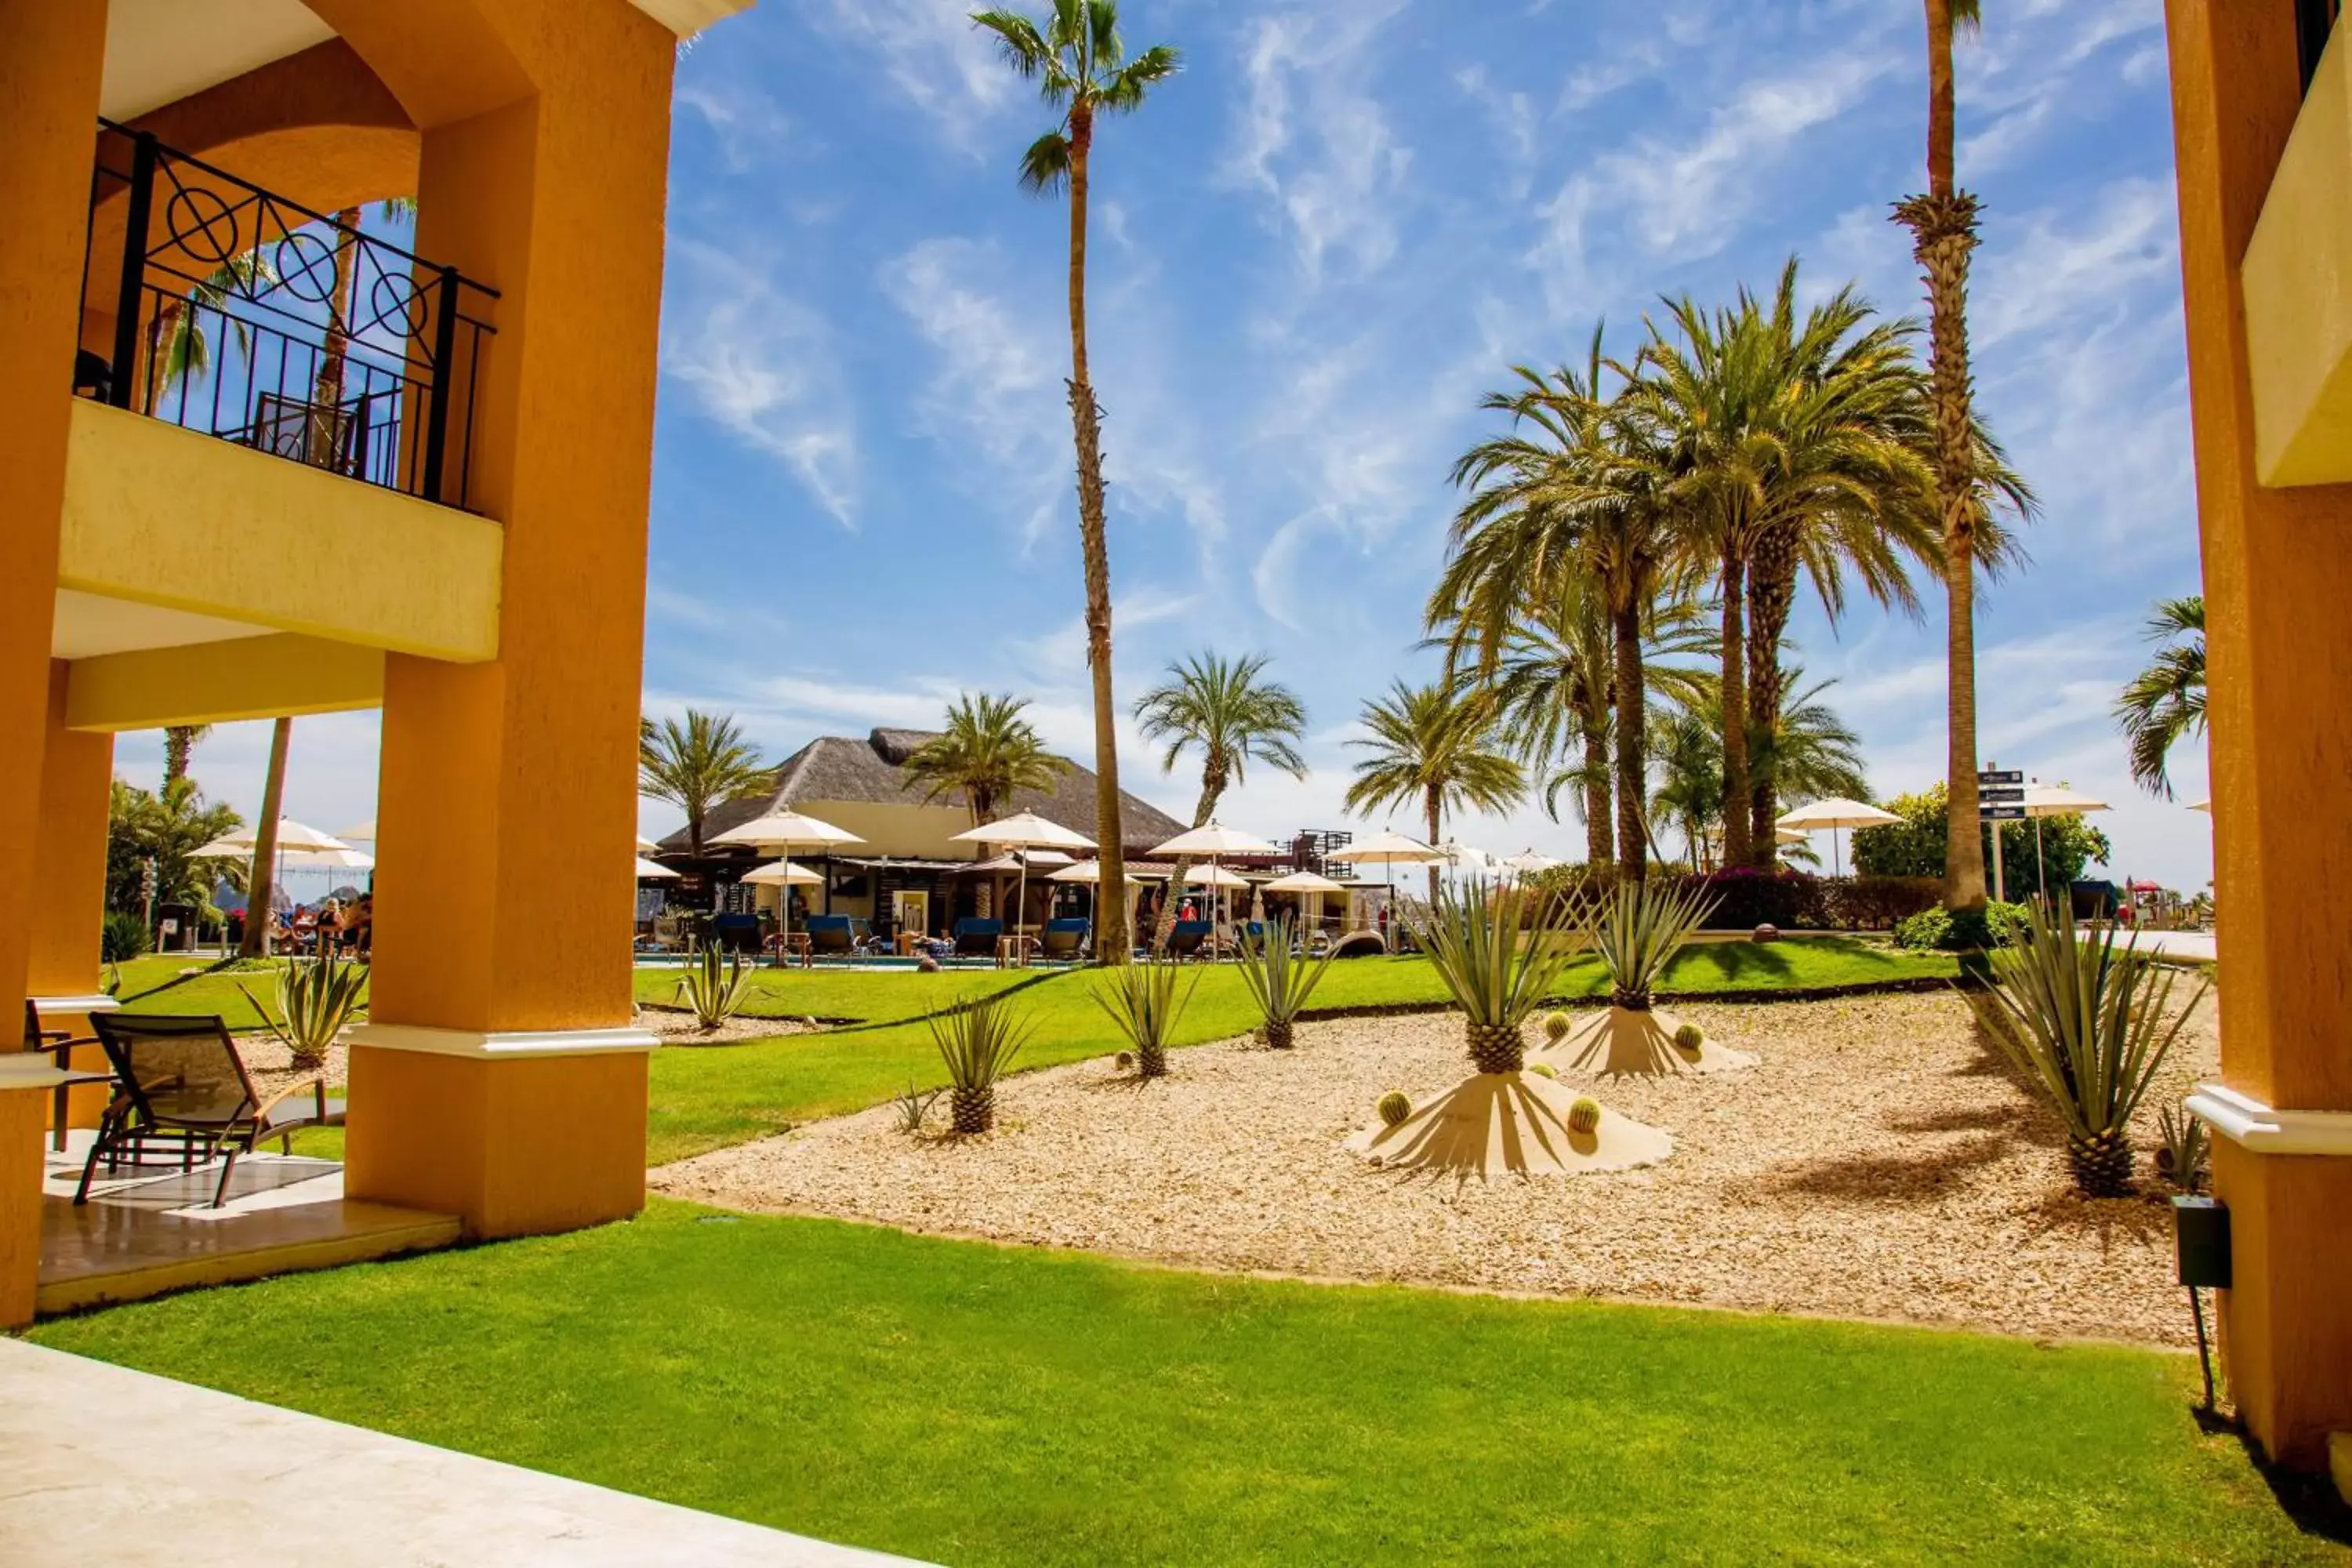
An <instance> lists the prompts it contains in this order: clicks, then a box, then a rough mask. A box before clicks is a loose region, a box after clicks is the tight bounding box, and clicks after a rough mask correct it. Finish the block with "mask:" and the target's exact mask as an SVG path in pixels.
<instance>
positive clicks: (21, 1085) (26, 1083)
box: [0, 1051, 71, 1093]
mask: <svg viewBox="0 0 2352 1568" xmlns="http://www.w3.org/2000/svg"><path fill="white" fill-rule="evenodd" d="M70 1077H71V1075H70V1074H68V1073H65V1072H61V1071H59V1070H58V1067H57V1066H56V1064H55V1063H53V1062H51V1061H50V1060H49V1058H47V1057H46V1056H43V1055H42V1054H40V1053H39V1052H37V1051H0V1093H5V1092H6V1091H7V1090H9V1089H55V1088H57V1086H58V1085H59V1084H61V1083H64V1082H66V1081H68V1079H69V1078H70Z"/></svg>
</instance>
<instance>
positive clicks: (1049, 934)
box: [1039, 920, 1095, 961]
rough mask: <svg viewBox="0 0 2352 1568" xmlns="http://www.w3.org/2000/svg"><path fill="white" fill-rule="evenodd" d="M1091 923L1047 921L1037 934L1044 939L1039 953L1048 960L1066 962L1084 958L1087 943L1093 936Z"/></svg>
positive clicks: (1092, 924)
mask: <svg viewBox="0 0 2352 1568" xmlns="http://www.w3.org/2000/svg"><path fill="white" fill-rule="evenodd" d="M1094 930H1095V927H1094V922H1093V921H1081V920H1068V921H1046V922H1045V930H1044V931H1042V932H1040V933H1039V934H1040V935H1041V936H1042V937H1043V938H1044V942H1043V944H1042V946H1041V949H1040V952H1041V954H1042V956H1044V957H1045V958H1049V959H1059V960H1064V961H1067V960H1070V959H1079V958H1084V957H1086V955H1087V941H1088V940H1089V939H1090V938H1092V937H1093V935H1094Z"/></svg>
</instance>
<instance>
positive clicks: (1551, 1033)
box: [1544, 1008, 1570, 1046]
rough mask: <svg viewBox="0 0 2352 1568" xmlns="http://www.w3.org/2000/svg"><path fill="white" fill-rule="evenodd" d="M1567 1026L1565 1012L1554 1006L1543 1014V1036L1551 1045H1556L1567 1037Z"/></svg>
mask: <svg viewBox="0 0 2352 1568" xmlns="http://www.w3.org/2000/svg"><path fill="white" fill-rule="evenodd" d="M1569 1028H1570V1024H1569V1021H1568V1015H1567V1014H1565V1013H1562V1012H1560V1011H1559V1009H1557V1008H1555V1009H1553V1010H1552V1011H1551V1012H1549V1013H1546V1014H1545V1015H1544V1038H1545V1039H1547V1040H1549V1041H1550V1042H1551V1043H1552V1044H1553V1045H1555V1046H1556V1045H1558V1044H1559V1043H1560V1041H1562V1040H1564V1039H1566V1038H1567V1037H1568V1031H1569Z"/></svg>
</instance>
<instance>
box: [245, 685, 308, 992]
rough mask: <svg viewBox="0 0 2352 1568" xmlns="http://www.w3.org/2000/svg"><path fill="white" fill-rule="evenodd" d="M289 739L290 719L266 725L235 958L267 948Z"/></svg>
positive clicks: (291, 738) (254, 955)
mask: <svg viewBox="0 0 2352 1568" xmlns="http://www.w3.org/2000/svg"><path fill="white" fill-rule="evenodd" d="M293 742H294V721H293V720H291V719H280V720H278V721H277V723H275V724H274V725H272V726H271V727H270V731H269V771H268V773H266V774H264V775H263V778H262V784H261V818H260V821H259V822H258V823H257V825H256V826H255V827H254V830H253V861H252V864H251V866H250V868H248V869H247V872H246V879H245V887H246V897H245V930H244V931H241V932H239V933H238V935H237V942H236V955H237V956H238V957H239V958H259V957H261V956H262V955H263V954H265V953H267V952H268V951H269V910H270V900H272V899H274V898H276V897H277V896H278V817H279V816H280V815H281V814H282V813H283V812H284V810H285V806H286V753H287V751H288V750H289V748H290V747H291V746H292V744H293ZM257 910H258V911H259V912H258V914H257V913H256V911H257Z"/></svg>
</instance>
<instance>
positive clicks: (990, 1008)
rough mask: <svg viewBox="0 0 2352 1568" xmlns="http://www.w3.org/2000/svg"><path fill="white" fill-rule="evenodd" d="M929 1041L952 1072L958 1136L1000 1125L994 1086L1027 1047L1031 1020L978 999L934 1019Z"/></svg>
mask: <svg viewBox="0 0 2352 1568" xmlns="http://www.w3.org/2000/svg"><path fill="white" fill-rule="evenodd" d="M930 1023H931V1041H932V1043H933V1044H934V1045H936V1046H938V1047H939V1048H940V1061H942V1062H944V1063H946V1064H947V1069H948V1086H949V1087H948V1119H949V1121H950V1124H951V1125H952V1126H953V1127H954V1128H955V1130H956V1131H958V1132H961V1133H965V1134H967V1135H968V1134H971V1133H974V1132H985V1131H988V1130H989V1129H990V1128H992V1127H993V1126H995V1125H996V1080H997V1079H1000V1078H1003V1076H1004V1072H1005V1069H1006V1068H1010V1067H1011V1066H1012V1065H1013V1058H1015V1057H1017V1056H1019V1055H1020V1054H1021V1047H1023V1046H1024V1045H1025V1044H1027V1043H1028V1038H1029V1033H1030V1020H1027V1019H1024V1018H1023V1017H1021V1016H1019V1015H1018V1014H1016V1013H1015V1012H1014V1011H1013V1003H1011V1002H1010V1001H1007V1000H1006V999H1005V998H1004V997H1003V996H975V997H972V998H971V1000H969V1001H965V1002H959V1003H958V1004H956V1005H954V1006H952V1007H950V1008H949V1009H948V1010H947V1011H946V1012H944V1013H941V1014H940V1015H938V1016H935V1017H934V1018H932V1019H931V1021H930Z"/></svg>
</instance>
